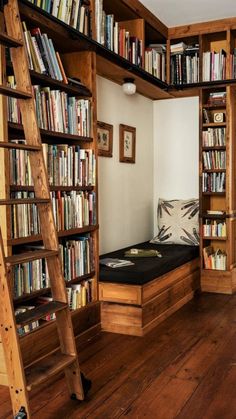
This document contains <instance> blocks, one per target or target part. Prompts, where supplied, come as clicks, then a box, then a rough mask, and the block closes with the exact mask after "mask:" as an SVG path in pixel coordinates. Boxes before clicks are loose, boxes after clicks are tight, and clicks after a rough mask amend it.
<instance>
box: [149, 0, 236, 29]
mask: <svg viewBox="0 0 236 419" xmlns="http://www.w3.org/2000/svg"><path fill="white" fill-rule="evenodd" d="M141 3H143V4H144V6H146V7H147V8H148V9H149V10H151V11H152V13H153V14H154V15H156V16H157V17H158V18H159V19H160V20H161V21H162V22H163V23H164V24H165V25H166V26H168V27H171V26H180V25H185V24H188V23H196V22H206V21H208V20H216V19H223V18H226V17H233V16H236V0H141Z"/></svg>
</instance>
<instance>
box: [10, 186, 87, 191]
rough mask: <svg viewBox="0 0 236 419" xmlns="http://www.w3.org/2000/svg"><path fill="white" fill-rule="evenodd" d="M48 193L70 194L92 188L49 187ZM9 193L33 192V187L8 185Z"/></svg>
mask: <svg viewBox="0 0 236 419" xmlns="http://www.w3.org/2000/svg"><path fill="white" fill-rule="evenodd" d="M49 188H50V191H52V192H53V191H62V192H71V191H93V190H94V186H49ZM10 190H11V192H17V191H28V192H33V191H34V187H33V186H24V185H10Z"/></svg>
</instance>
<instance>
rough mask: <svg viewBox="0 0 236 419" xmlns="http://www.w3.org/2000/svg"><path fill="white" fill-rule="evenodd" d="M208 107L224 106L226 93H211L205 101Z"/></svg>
mask: <svg viewBox="0 0 236 419" xmlns="http://www.w3.org/2000/svg"><path fill="white" fill-rule="evenodd" d="M207 103H208V105H213V106H214V105H226V91H223V92H211V93H210V94H209V97H208V101H207Z"/></svg>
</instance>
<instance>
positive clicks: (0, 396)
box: [0, 294, 236, 419]
mask: <svg viewBox="0 0 236 419" xmlns="http://www.w3.org/2000/svg"><path fill="white" fill-rule="evenodd" d="M235 318H236V296H221V295H209V294H207V295H204V294H203V295H201V296H199V297H198V298H196V299H195V300H193V301H191V302H190V303H188V304H187V305H186V306H185V307H183V308H182V309H181V310H179V311H178V312H177V313H175V314H174V315H172V316H171V317H170V318H168V319H167V320H166V321H165V322H163V323H162V324H160V325H159V326H158V327H156V328H155V329H154V330H152V331H151V332H150V333H149V334H148V335H147V336H145V337H144V338H139V337H132V336H124V335H118V334H114V335H113V334H111V333H102V334H101V335H98V336H96V337H95V339H94V340H90V341H89V342H87V344H86V345H83V346H82V347H81V348H79V360H80V363H81V368H82V371H83V372H84V373H85V374H86V375H87V376H88V377H89V378H91V379H92V382H93V385H92V390H91V392H90V394H89V396H88V397H87V400H86V401H84V402H83V403H79V402H77V401H72V400H70V397H69V394H68V391H67V388H66V383H65V380H64V379H63V378H61V377H58V379H57V380H56V382H53V383H52V384H50V385H45V386H41V387H40V389H39V390H38V391H36V390H35V391H33V392H32V397H31V407H32V412H33V418H34V419H41V418H43V419H56V418H58V415H59V416H60V417H61V418H63V419H64V418H65V419H66V418H68V419H78V418H80V419H81V418H82V419H85V418H89V419H91V418H98V419H100V418H101V419H109V418H113V419H115V418H121V417H128V418H134V419H135V418H142V417H148V418H149V419H152V418H153V419H154V418H157V417H158V419H170V418H171V419H174V418H178V419H186V418H191V419H199V418H205V419H213V418H214V419H215V418H216V419H218V418H219V419H222V418H224V419H225V418H226V419H231V418H232V419H233V418H235V417H236V407H235V408H234V407H233V408H232V403H231V405H230V399H231V398H232V400H234V399H233V395H234V394H233V390H234V387H235V385H234V386H233V383H234V382H235V381H236V366H235V365H234V364H236V354H234V352H235V347H236V331H235ZM227 383H228V384H227ZM229 386H231V388H229ZM221 394H222V395H225V396H223V397H224V400H223V401H221V398H222V397H221ZM157 412H158V415H157ZM206 412H207V416H204V415H205V413H206ZM218 412H220V414H221V416H220V415H218ZM232 412H233V413H232ZM208 415H209V416H208ZM217 415H218V416H217ZM233 415H234V416H233ZM11 417H12V414H11V404H10V400H9V392H8V389H6V388H3V387H0V419H8V418H11Z"/></svg>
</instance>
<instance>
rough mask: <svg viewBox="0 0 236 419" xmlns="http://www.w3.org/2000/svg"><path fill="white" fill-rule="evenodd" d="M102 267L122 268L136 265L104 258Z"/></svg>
mask: <svg viewBox="0 0 236 419" xmlns="http://www.w3.org/2000/svg"><path fill="white" fill-rule="evenodd" d="M99 263H100V265H105V266H108V267H109V268H122V267H123V266H131V265H134V263H133V262H131V261H130V260H125V259H116V258H114V259H113V258H104V259H100V262H99Z"/></svg>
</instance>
